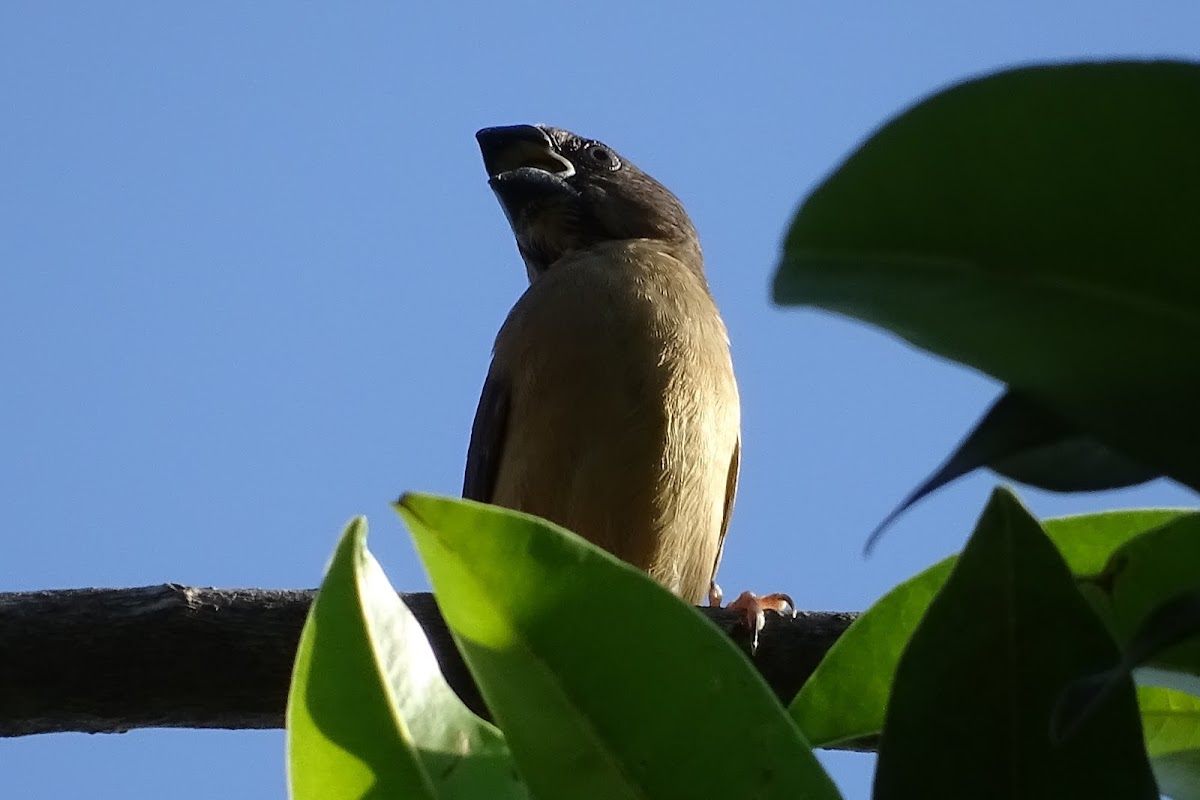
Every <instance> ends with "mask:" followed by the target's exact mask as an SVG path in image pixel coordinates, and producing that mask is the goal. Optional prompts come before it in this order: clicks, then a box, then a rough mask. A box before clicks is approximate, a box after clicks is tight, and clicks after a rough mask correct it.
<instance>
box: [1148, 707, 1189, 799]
mask: <svg viewBox="0 0 1200 800" xmlns="http://www.w3.org/2000/svg"><path fill="white" fill-rule="evenodd" d="M1137 693H1138V707H1139V708H1140V709H1141V711H1142V730H1143V732H1144V734H1145V737H1146V751H1147V752H1148V753H1149V754H1150V767H1151V768H1152V769H1153V770H1154V778H1155V780H1156V781H1157V782H1158V788H1159V791H1161V792H1162V793H1164V794H1166V795H1168V796H1169V797H1173V798H1175V800H1200V697H1195V696H1194V695H1190V694H1185V693H1184V692H1177V691H1175V690H1173V689H1162V688H1159V687H1157V686H1141V687H1139V688H1138V691H1137Z"/></svg>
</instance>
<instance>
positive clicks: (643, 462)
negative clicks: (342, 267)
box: [463, 124, 794, 636]
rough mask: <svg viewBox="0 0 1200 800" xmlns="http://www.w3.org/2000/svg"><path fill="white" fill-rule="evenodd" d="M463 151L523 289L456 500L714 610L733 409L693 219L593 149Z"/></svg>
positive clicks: (493, 142) (730, 378)
mask: <svg viewBox="0 0 1200 800" xmlns="http://www.w3.org/2000/svg"><path fill="white" fill-rule="evenodd" d="M476 140H477V142H478V144H479V148H480V152H481V154H482V156H483V162H484V166H485V168H486V170H487V174H488V183H489V185H490V187H491V189H492V190H493V192H494V193H495V195H496V197H497V198H498V200H499V202H500V206H501V208H502V209H503V211H504V214H505V216H506V217H507V219H508V222H509V225H510V227H511V228H512V232H513V235H514V237H515V239H516V244H517V250H518V252H519V254H520V256H521V259H522V260H523V262H524V265H525V270H526V273H527V276H528V278H529V285H528V287H527V288H526V289H525V291H524V293H523V294H522V295H521V296H520V298H519V299H518V300H517V302H516V304H515V305H514V306H513V308H512V310H511V311H510V313H509V314H508V316H507V318H506V319H505V321H504V323H503V325H502V326H501V328H500V331H499V333H498V334H497V336H496V340H495V344H494V347H493V350H492V361H491V365H490V368H489V370H488V373H487V378H486V380H485V382H484V386H483V390H482V393H481V396H480V400H479V405H478V408H477V410H476V414H475V419H474V423H473V425H472V428H471V438H470V444H469V446H468V452H467V463H466V470H465V474H464V479H463V497H465V498H467V499H470V500H477V501H480V502H485V503H490V504H493V505H498V506H502V507H505V508H509V509H514V510H517V511H522V512H526V513H530V514H533V515H536V516H539V517H542V518H544V519H547V520H550V521H551V522H554V523H556V524H558V525H561V526H563V527H565V528H568V529H569V530H572V531H574V532H575V533H577V534H579V535H580V536H582V537H583V538H585V539H587V540H588V541H590V542H592V543H593V544H595V545H597V546H599V547H601V548H603V549H605V550H607V551H608V552H610V553H612V554H613V555H615V556H617V557H618V558H620V559H622V560H624V561H626V562H628V563H629V564H632V565H633V566H635V567H638V568H639V569H641V570H643V571H645V572H647V573H649V575H650V576H651V577H652V578H653V579H655V580H656V581H657V582H658V583H660V584H661V585H663V586H664V587H666V588H667V589H668V590H670V591H671V592H673V593H674V594H675V595H677V596H678V597H680V598H681V599H683V600H685V601H687V602H689V603H692V604H699V603H700V602H701V601H702V600H703V599H704V598H705V597H707V599H708V602H709V604H710V605H717V606H719V605H720V604H721V601H722V594H721V590H720V587H719V586H718V585H717V582H716V573H717V569H718V567H719V565H720V561H721V555H722V552H723V549H724V543H725V535H726V533H727V531H728V529H729V522H730V516H731V514H732V512H733V505H734V497H735V495H736V494H737V484H738V473H739V465H740V457H741V404H740V399H739V395H738V385H737V380H736V378H735V375H734V368H733V360H732V356H731V352H730V342H729V335H728V332H727V330H726V326H725V323H724V321H723V320H722V318H721V314H720V312H719V311H718V309H717V305H716V302H715V300H714V299H713V295H712V292H711V291H710V289H709V285H708V281H707V278H706V277H705V272H704V260H703V255H702V252H701V247H700V240H699V237H698V235H697V233H696V229H695V227H694V225H693V224H692V221H691V219H690V218H689V217H688V214H687V213H686V211H685V210H684V208H683V205H682V203H681V202H680V201H679V199H678V198H677V197H676V196H675V195H674V194H672V193H671V191H670V190H668V189H667V188H666V187H665V186H663V185H662V184H661V183H659V182H658V181H656V180H655V179H654V178H652V177H651V176H650V175H648V174H646V173H645V172H643V171H642V170H641V169H639V168H638V167H637V166H635V165H634V164H633V163H632V162H631V161H629V160H628V159H627V158H625V157H624V156H622V155H620V154H618V153H617V152H616V151H615V150H614V149H613V148H611V147H609V146H608V145H606V144H604V143H603V142H600V141H597V140H595V139H590V138H586V137H582V136H579V135H576V134H574V133H571V132H569V131H566V130H563V129H561V128H555V127H551V126H548V125H543V124H537V125H511V126H503V127H491V128H484V129H482V130H480V131H479V132H478V133H477V134H476ZM746 595H750V598H751V599H753V600H755V601H762V600H766V601H767V606H768V607H774V606H771V603H772V602H774V600H773V599H770V598H776V597H784V598H786V595H770V596H768V597H767V598H757V597H756V596H754V595H752V594H751V593H749V592H747V593H744V594H743V596H742V597H740V598H739V601H747V598H746ZM786 599H787V602H788V603H789V604H790V598H786ZM792 607H793V608H794V605H793V606H792ZM777 610H778V609H777ZM751 613H757V614H758V622H757V627H756V628H755V630H756V636H757V630H758V628H761V627H762V614H761V608H757V609H754V610H752V611H751V612H748V616H749V615H750V614H751Z"/></svg>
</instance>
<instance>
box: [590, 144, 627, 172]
mask: <svg viewBox="0 0 1200 800" xmlns="http://www.w3.org/2000/svg"><path fill="white" fill-rule="evenodd" d="M586 152H587V157H588V159H589V160H590V161H591V162H592V163H593V164H595V165H596V166H598V167H604V168H605V169H608V170H618V169H620V168H621V159H619V158H617V156H616V154H615V153H613V151H612V150H609V149H608V148H607V147H605V146H604V145H602V144H593V145H591V146H590V147H588V149H587V151H586Z"/></svg>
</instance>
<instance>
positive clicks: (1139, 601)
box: [1092, 514, 1200, 688]
mask: <svg viewBox="0 0 1200 800" xmlns="http://www.w3.org/2000/svg"><path fill="white" fill-rule="evenodd" d="M1092 582H1093V584H1095V585H1096V586H1097V588H1098V589H1099V590H1100V591H1101V592H1103V593H1104V594H1105V595H1106V597H1107V600H1108V603H1109V605H1110V606H1111V614H1110V619H1111V624H1112V626H1113V628H1114V630H1115V632H1116V635H1117V638H1118V641H1121V642H1122V643H1123V644H1124V647H1125V650H1126V654H1127V661H1128V663H1129V665H1130V666H1132V665H1135V664H1136V665H1141V664H1147V665H1149V666H1152V667H1156V668H1158V669H1160V670H1173V671H1179V672H1182V673H1184V674H1186V675H1190V676H1192V678H1193V679H1195V678H1197V676H1200V640H1195V639H1193V640H1192V641H1190V642H1186V643H1184V644H1177V643H1178V642H1179V641H1180V640H1181V639H1183V638H1186V637H1189V636H1194V635H1195V631H1196V628H1197V627H1198V626H1200V514H1188V515H1186V516H1182V517H1180V518H1179V519H1176V520H1174V521H1172V522H1171V523H1170V524H1167V525H1163V526H1162V527H1160V528H1158V529H1157V530H1154V531H1152V532H1150V533H1148V534H1146V535H1145V536H1140V537H1138V538H1136V539H1134V540H1132V541H1130V542H1128V543H1126V544H1125V545H1124V546H1123V547H1121V548H1120V549H1119V550H1118V551H1117V552H1115V553H1113V555H1112V557H1111V558H1110V559H1109V562H1108V564H1107V565H1106V566H1105V568H1104V570H1103V571H1102V572H1101V573H1100V575H1099V576H1097V577H1096V578H1095V579H1094V580H1093V581H1092ZM1172 645H1175V646H1172ZM1176 688H1179V687H1176ZM1197 688H1200V687H1197Z"/></svg>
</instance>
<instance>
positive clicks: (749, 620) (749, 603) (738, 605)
mask: <svg viewBox="0 0 1200 800" xmlns="http://www.w3.org/2000/svg"><path fill="white" fill-rule="evenodd" d="M723 599H724V595H723V594H722V592H721V587H720V586H717V584H716V583H715V582H714V583H713V584H712V586H711V587H709V590H708V604H709V606H711V607H713V608H720V607H721V601H722V600H723ZM725 608H727V609H729V610H730V611H735V612H737V613H738V614H739V615H741V624H742V625H745V626H746V629H747V630H749V631H750V632H751V639H750V653H751V655H753V654H754V651H755V650H757V649H758V633H759V631H761V630H762V629H763V628H764V627H766V624H767V613H766V612H768V611H774V612H775V613H776V614H782V615H784V616H787V617H795V616H796V603H795V601H794V600H792V598H791V597H790V596H789V595H786V594H784V593H783V592H773V593H771V594H764V595H762V596H761V597H760V596H758V595H756V594H755V593H754V592H742V593H741V594H740V595H738V598H737V599H736V600H734V601H733V602H732V603H730V604H729V605H727V606H725Z"/></svg>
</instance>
